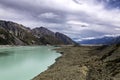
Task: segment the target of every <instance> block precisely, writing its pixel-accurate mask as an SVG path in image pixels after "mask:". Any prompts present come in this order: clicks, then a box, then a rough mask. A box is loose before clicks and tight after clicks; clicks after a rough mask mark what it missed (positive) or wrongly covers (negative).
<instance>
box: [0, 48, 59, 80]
mask: <svg viewBox="0 0 120 80" xmlns="http://www.w3.org/2000/svg"><path fill="white" fill-rule="evenodd" d="M53 48H54V47H52V46H34V47H30V46H21V47H6V48H0V80H30V79H32V78H33V77H35V76H36V75H38V74H39V73H41V72H43V71H45V70H46V69H47V68H48V67H49V66H50V65H51V64H53V63H54V62H55V59H56V58H57V57H59V56H60V54H59V53H56V52H55V51H53V50H52V49H53Z"/></svg>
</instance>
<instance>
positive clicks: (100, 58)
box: [32, 45, 120, 80]
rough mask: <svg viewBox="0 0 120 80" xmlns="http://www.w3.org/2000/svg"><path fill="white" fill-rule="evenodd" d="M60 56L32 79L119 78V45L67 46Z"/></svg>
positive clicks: (81, 79)
mask: <svg viewBox="0 0 120 80" xmlns="http://www.w3.org/2000/svg"><path fill="white" fill-rule="evenodd" d="M57 51H59V52H62V56H61V57H60V58H58V59H57V60H56V63H55V64H54V65H52V66H50V67H49V69H48V70H46V71H45V72H43V73H41V74H39V75H38V76H36V77H35V78H33V79H32V80H120V54H119V53H120V45H112V46H99V47H97V46H80V47H73V46H69V47H68V46H67V47H65V46H64V47H62V48H59V49H57Z"/></svg>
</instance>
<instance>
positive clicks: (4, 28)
mask: <svg viewBox="0 0 120 80" xmlns="http://www.w3.org/2000/svg"><path fill="white" fill-rule="evenodd" d="M66 38H68V37H67V36H66ZM64 39H65V38H64ZM65 43H66V42H64V40H62V39H60V38H57V37H56V36H55V33H54V32H52V31H50V30H48V29H47V28H44V27H39V28H35V29H33V30H31V29H30V28H27V27H25V26H23V25H21V24H17V23H14V22H10V21H2V20H0V44H3V45H5V44H8V45H46V44H50V45H57V44H65ZM68 43H69V44H73V43H75V42H74V41H72V40H71V42H68Z"/></svg>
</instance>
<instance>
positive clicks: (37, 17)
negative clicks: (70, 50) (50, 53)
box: [0, 0, 120, 39]
mask: <svg viewBox="0 0 120 80" xmlns="http://www.w3.org/2000/svg"><path fill="white" fill-rule="evenodd" d="M119 6H120V0H0V19H1V20H7V21H14V22H17V23H20V24H23V25H25V26H26V27H30V28H35V27H40V26H44V27H46V28H48V29H50V30H53V31H55V32H56V31H59V32H61V33H64V34H66V35H68V36H70V37H71V38H80V39H81V38H88V37H99V36H104V35H113V34H115V35H116V34H120V8H119Z"/></svg>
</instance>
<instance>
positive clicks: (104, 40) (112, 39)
mask: <svg viewBox="0 0 120 80" xmlns="http://www.w3.org/2000/svg"><path fill="white" fill-rule="evenodd" d="M78 43H80V44H104V45H111V44H118V43H120V35H117V36H115V35H114V36H113V35H111V36H103V37H99V38H93V39H85V40H81V41H78Z"/></svg>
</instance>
